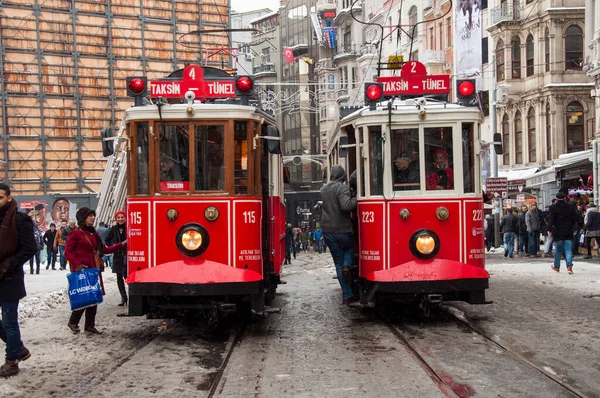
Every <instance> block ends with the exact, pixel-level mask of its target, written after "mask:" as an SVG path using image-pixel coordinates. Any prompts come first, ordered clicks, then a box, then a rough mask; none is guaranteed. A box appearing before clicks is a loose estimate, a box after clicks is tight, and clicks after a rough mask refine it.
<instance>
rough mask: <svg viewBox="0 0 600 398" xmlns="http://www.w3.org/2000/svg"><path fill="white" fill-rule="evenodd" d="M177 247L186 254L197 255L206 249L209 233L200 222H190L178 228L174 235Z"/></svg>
mask: <svg viewBox="0 0 600 398" xmlns="http://www.w3.org/2000/svg"><path fill="white" fill-rule="evenodd" d="M175 243H176V244H177V248H178V249H179V250H180V251H181V252H182V253H183V254H185V255H187V256H191V257H194V256H198V255H200V254H202V253H204V252H205V251H206V249H207V248H208V244H209V235H208V232H207V231H206V229H204V227H203V226H202V225H200V224H196V223H190V224H186V225H184V226H183V227H181V228H180V229H179V231H178V232H177V235H176V237H175Z"/></svg>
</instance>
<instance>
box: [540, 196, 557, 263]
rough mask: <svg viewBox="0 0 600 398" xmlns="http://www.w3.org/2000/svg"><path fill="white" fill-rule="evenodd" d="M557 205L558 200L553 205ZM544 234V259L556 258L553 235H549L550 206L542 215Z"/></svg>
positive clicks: (553, 201)
mask: <svg viewBox="0 0 600 398" xmlns="http://www.w3.org/2000/svg"><path fill="white" fill-rule="evenodd" d="M555 203H556V199H552V204H555ZM542 219H543V220H542V221H543V222H542V234H543V235H544V238H545V239H544V257H554V254H553V253H552V241H553V239H552V234H548V231H549V228H548V222H549V220H550V206H548V207H547V210H546V211H544V214H542Z"/></svg>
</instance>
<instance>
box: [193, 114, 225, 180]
mask: <svg viewBox="0 0 600 398" xmlns="http://www.w3.org/2000/svg"><path fill="white" fill-rule="evenodd" d="M223 135H224V128H223V126H196V131H195V136H194V146H195V151H196V152H195V156H196V181H195V182H196V191H222V190H223V189H224V186H225V173H224V168H225V167H224V158H225V156H224V137H223Z"/></svg>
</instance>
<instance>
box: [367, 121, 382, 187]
mask: <svg viewBox="0 0 600 398" xmlns="http://www.w3.org/2000/svg"><path fill="white" fill-rule="evenodd" d="M369 141H370V145H369V148H370V153H369V157H370V173H371V175H370V177H371V181H370V183H371V195H383V140H382V138H381V127H379V126H377V127H369Z"/></svg>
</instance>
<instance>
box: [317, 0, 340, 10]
mask: <svg viewBox="0 0 600 398" xmlns="http://www.w3.org/2000/svg"><path fill="white" fill-rule="evenodd" d="M336 8H337V0H318V1H317V12H319V11H330V10H335V9H336Z"/></svg>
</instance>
